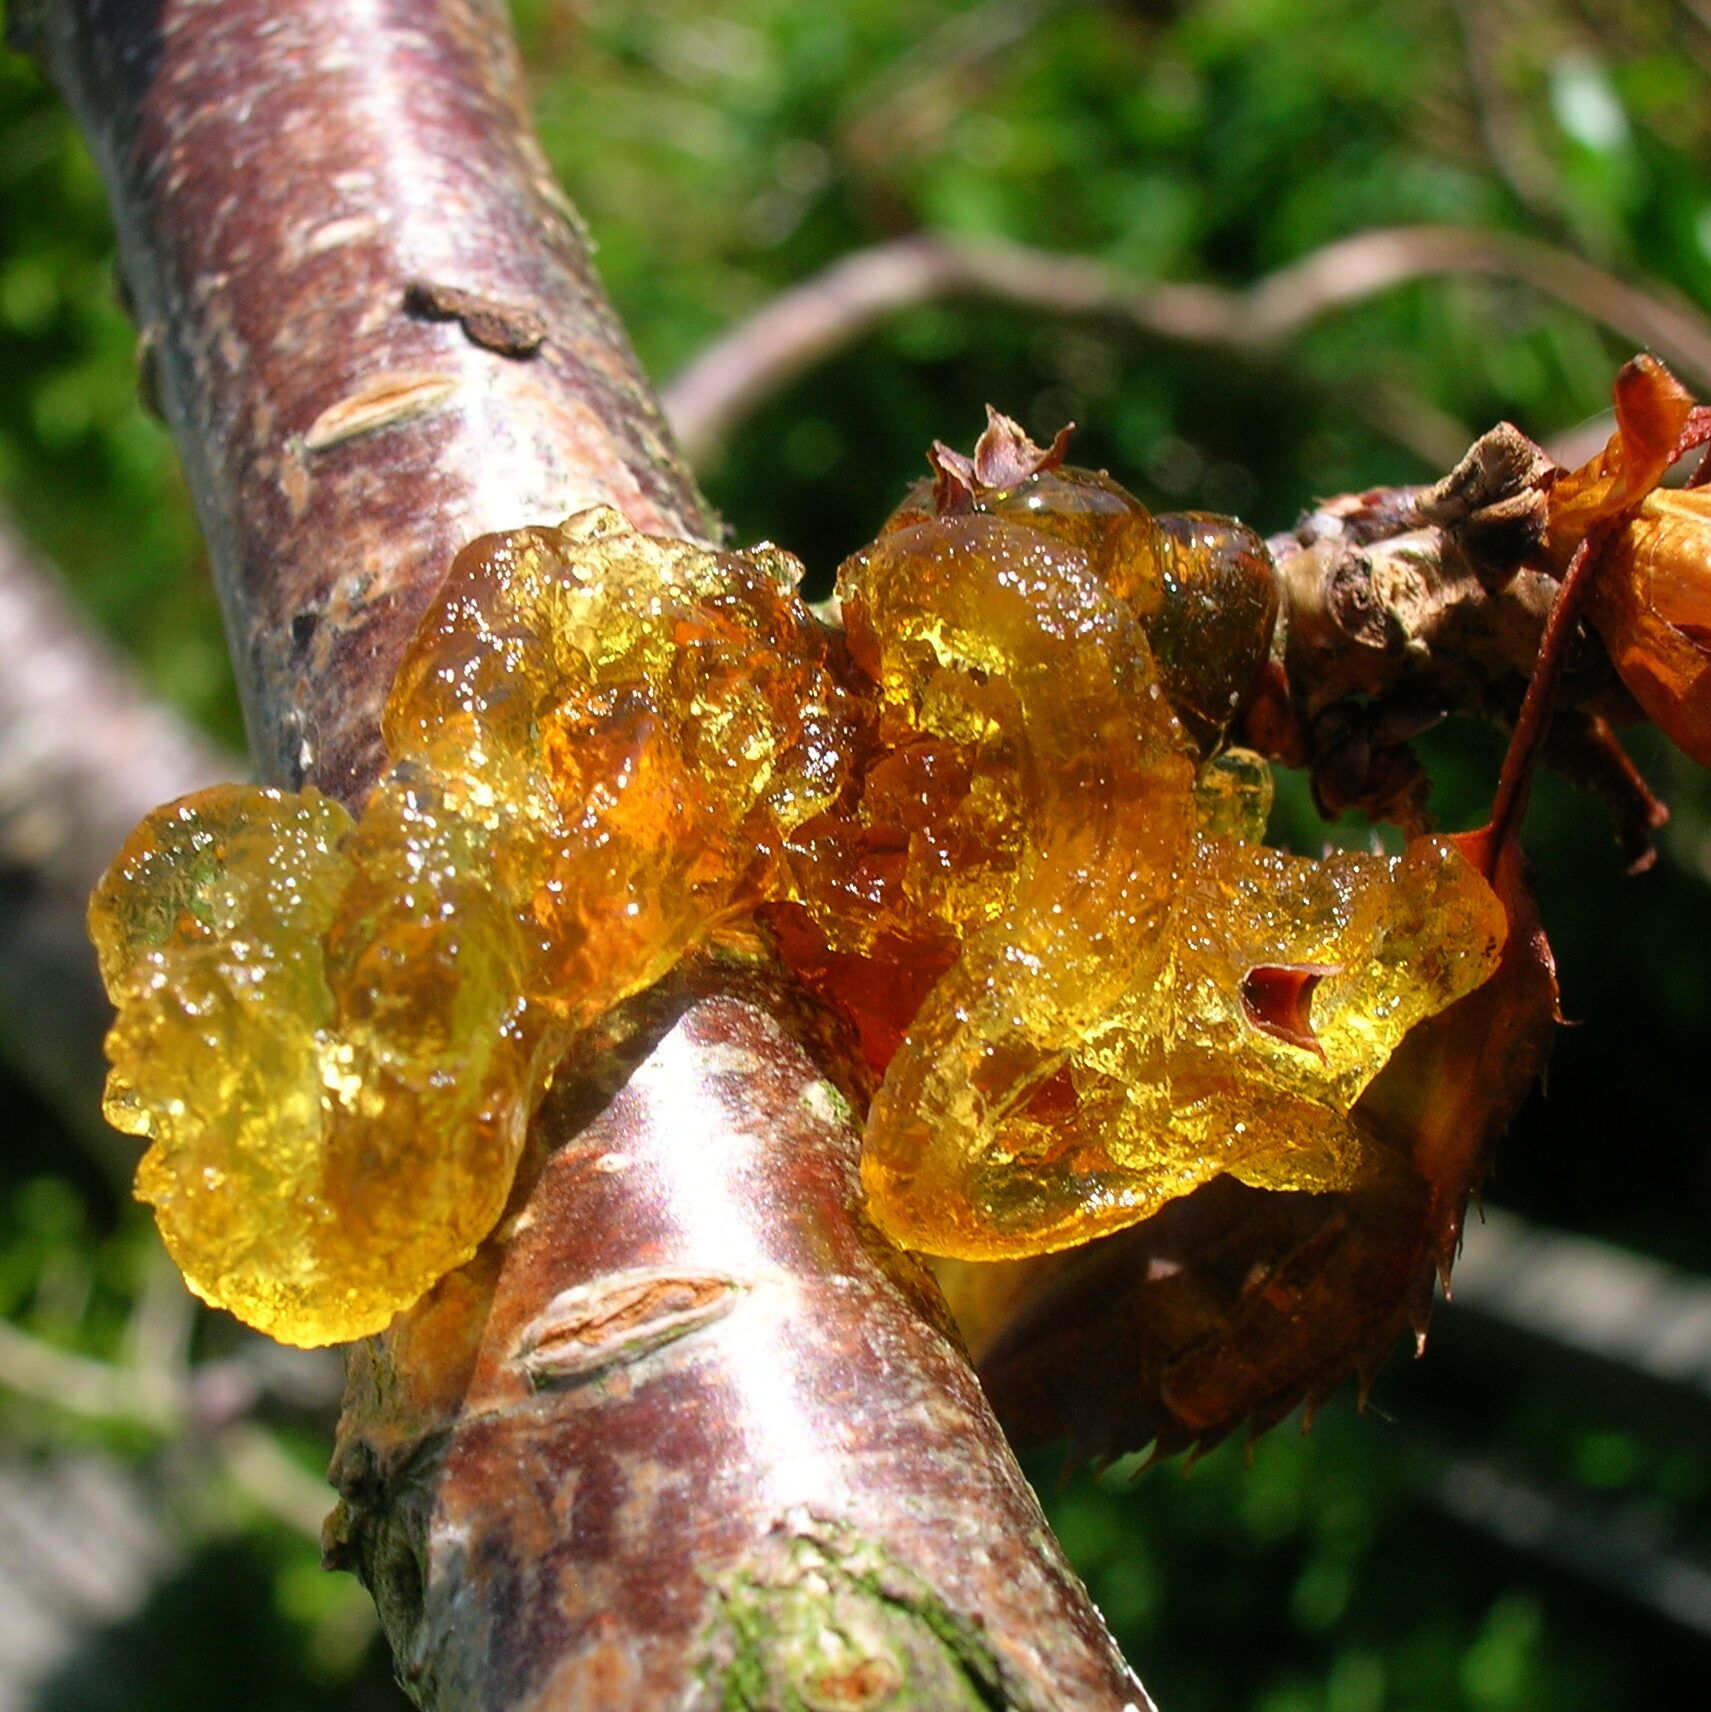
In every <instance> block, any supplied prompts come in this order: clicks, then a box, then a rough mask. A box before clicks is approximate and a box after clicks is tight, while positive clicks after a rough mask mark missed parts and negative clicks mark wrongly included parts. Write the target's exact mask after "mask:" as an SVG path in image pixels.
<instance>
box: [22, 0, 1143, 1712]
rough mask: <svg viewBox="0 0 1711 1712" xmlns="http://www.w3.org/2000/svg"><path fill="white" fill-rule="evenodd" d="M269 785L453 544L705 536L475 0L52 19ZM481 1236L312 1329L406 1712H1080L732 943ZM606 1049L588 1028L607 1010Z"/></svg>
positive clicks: (1016, 1547)
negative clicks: (436, 1273) (671, 1710)
mask: <svg viewBox="0 0 1711 1712" xmlns="http://www.w3.org/2000/svg"><path fill="white" fill-rule="evenodd" d="M29 21H30V23H31V24H32V27H33V31H34V33H35V36H36V38H37V41H38V44H39V47H40V51H41V52H42V55H43V58H44V61H45V63H46V64H47V66H48V68H49V70H50V73H51V74H52V75H53V76H54V78H55V79H56V80H57V82H58V83H59V85H60V87H61V88H62V90H63V91H64V92H65V94H66V96H67V98H68V100H69V101H70V103H71V105H72V106H73V108H74V109H75V111H76V112H77V114H78V116H79V118H80V120H81V121H82V123H83V126H84V128H85V130H86V132H87V134H88V135H89V137H90V139H91V141H92V143H93V145H94V147H95V150H96V153H97V155H98V157H99V159H100V161H101V164H102V167H103V170H104V172H105V173H106V175H107V179H108V183H109V186H110V189H111V193H112V197H113V202H114V206H115V210H116V214H117V220H118V225H119V231H120V245H121V253H122V263H123V271H124V276H125V279H126V281H127V284H128V289H129V292H130V296H131V299H132V302H133V304H134V306H135V311H136V314H137V318H138V323H139V327H140V330H141V334H142V339H143V345H144V353H145V361H146V365H147V370H148V373H149V375H150V376H151V377H152V388H153V391H154V393H155V396H156V398H157V399H158V401H159V403H160V406H161V408H162V409H163V411H164V413H165V415H166V417H167V419H168V421H169V422H170V424H171V425H172V427H173V429H174V431H175V433H176V434H177V436H178V439H179V443H180V445H181V447H182V449H183V454H184V458H185V462H186V465H187V467H188V469H189V472H190V478H191V483H192V487H193V489H194V491H195V494H196V498H197V503H198V507H199V510H200V513H201V516H202V519H203V525H204V528H205V530H206V532H207V535H208V539H209V545H210V550H211V554H212V557H213V560H214V564H215V567H216V574H217V576H218V578H219V580H220V585H221V593H222V598H223V601H224V605H225V610H226V614H227V623H228V628H229V633H230V636H231V640H232V647H233V655H234V659H235V661H236V665H237V671H238V677H239V681H240V684H241V685H242V688H243V692H244V698H245V705H246V708H247V712H248V718H249V724H250V731H251V737H252V742H253V744H254V747H255V750H256V754H257V757H258V763H259V766H260V770H261V772H262V775H263V777H264V778H266V779H269V780H272V781H273V782H277V783H283V784H297V783H300V782H303V781H309V782H313V783H315V784H317V785H319V786H320V787H321V788H322V789H324V790H327V791H329V792H331V793H333V794H335V795H337V796H340V797H342V798H344V799H346V800H347V801H356V800H359V799H360V798H361V796H362V795H363V794H364V792H365V791H366V790H367V788H368V786H369V785H370V784H371V783H372V781H373V778H374V776H375V772H376V770H377V767H378V765H379V763H380V759H381V750H380V744H379V738H378V731H377V713H378V708H379V704H380V701H381V698H382V697H383V695H384V693H385V690H386V688H387V685H388V683H389V682H390V679H391V676H392V672H393V668H394V666H395V664H396V661H397V659H398V656H399V653H400V650H401V649H402V646H403V644H404V642H405V640H406V639H407V637H408V635H409V632H410V630H411V627H412V625H413V622H414V619H415V616H416V614H417V613H418V612H419V611H420V610H421V607H422V605H423V603H424V601H425V599H426V597H427V595H428V593H429V591H430V590H431V588H432V587H433V585H434V584H435V583H436V582H437V580H438V579H439V577H440V576H441V575H442V574H443V572H444V570H445V568H446V566H447V565H448V564H449V562H450V560H451V557H452V554H453V552H454V551H455V550H456V549H457V548H458V547H459V546H461V545H462V544H463V543H464V542H465V541H466V540H468V539H469V538H471V537H472V536H474V535H477V534H479V533H482V532H484V531H487V530H492V529H499V528H510V527H516V526H519V525H523V524H528V523H544V522H552V521H556V520H558V519H559V518H561V517H563V516H564V515H566V514H568V513H571V512H575V511H577V510H580V509H582V508H583V507H585V506H587V505H590V504H593V503H596V502H600V501H605V502H608V503H612V504H615V505H617V506H618V507H619V508H620V509H621V510H622V511H624V512H625V514H626V515H627V516H628V517H629V519H630V521H631V522H632V523H634V524H636V525H637V526H638V527H641V528H643V529H650V530H657V531H663V532H666V533H673V534H683V535H697V536H706V535H707V534H709V533H710V532H711V530H712V527H713V526H712V522H711V520H710V518H709V516H708V514H707V512H706V510H705V508H704V506H703V505H702V503H701V501H700V500H699V498H698V497H697V495H696V494H695V492H694V490H693V487H692V486H691V484H690V483H689V481H688V479H687V477H686V476H685V474H684V473H683V470H682V468H681V466H680V464H679V463H678V462H677V460H676V458H675V456H674V454H673V453H672V451H671V450H670V448H669V446H668V445H667V444H666V442H665V440H664V437H663V431H662V430H661V427H660V424H659V417H658V414H657V411H656V409H655V406H654V405H653V403H652V400H651V397H650V395H649V393H648V391H647V388H646V385H645V383H644V382H643V380H642V379H641V377H640V375H639V374H638V372H637V370H636V367H635V364H634V361H633V358H632V357H631V355H630V352H629V350H628V347H627V345H626V343H625V341H624V338H623V335H622V332H621V330H620V329H619V328H618V327H617V325H616V323H615V321H614V319H613V317H612V315H611V312H610V310H609V309H608V308H607V306H606V305H605V303H604V301H603V299H602V297H601V295H600V292H599V288H598V286H597V285H596V284H595V282H594V279H593V276H592V274H591V272H590V270H589V267H588V262H587V254H586V248H585V246H584V245H583V243H582V241H581V239H580V237H579V235H578V233H577V231H576V228H575V225H574V221H573V219H571V218H569V217H568V216H569V210H568V208H567V207H566V206H565V205H564V203H563V201H562V199H561V197H560V196H559V193H558V192H557V191H556V189H555V188H554V186H553V185H552V183H551V180H550V178H549V176H548V173H547V170H546V167H545V164H544V162H543V160H542V158H541V156H540V152H539V149H538V147H537V146H536V144H535V142H534V140H533V136H532V133H531V131H530V129H529V125H528V121H527V118H526V115H525V113H524V110H523V107H522V101H521V85H520V79H519V75H518V69H517V65H516V62H515V56H514V51H513V48H512V46H511V41H510V36H509V30H508V25H507V22H506V19H505V15H504V10H503V7H502V6H501V5H499V4H497V3H496V0H438V3H434V0H381V3H378V4H375V5H370V6H356V5H352V4H350V3H349V0H301V3H299V4H295V5H292V6H288V7H287V6H281V5H279V4H278V3H277V0H223V3H222V4H219V5H217V6H216V5H207V4H195V3H193V0H151V3H148V4H143V3H125V0H53V3H51V4H48V5H46V6H45V7H42V8H40V9H39V10H38V11H37V12H36V13H35V14H33V15H32V17H31V19H30V20H29ZM620 1021H621V1023H622V1025H623V1028H622V1029H621V1030H616V1025H615V1030H616V1032H615V1034H614V1039H613V1041H612V1042H611V1043H610V1045H609V1048H608V1050H606V1051H605V1052H604V1053H601V1054H596V1055H594V1056H593V1057H592V1058H589V1059H587V1060H585V1061H584V1062H583V1064H582V1066H581V1067H580V1068H579V1069H578V1071H577V1072H576V1073H575V1074H567V1076H566V1077H565V1079H564V1083H563V1086H562V1087H561V1089H560V1091H559V1092H558V1093H557V1094H555V1095H554V1097H553V1099H552V1101H551V1102H550V1104H549V1107H548V1109H547V1110H546V1111H545V1112H544V1113H543V1114H542V1118H541V1120H540V1122H539V1123H538V1124H537V1126H536V1133H535V1137H534V1142H533V1153H532V1158H531V1164H530V1167H529V1169H528V1171H526V1173H525V1179H524V1181H523V1183H522V1185H521V1186H520V1188H519V1191H518V1194H517V1196H516V1197H515V1198H514V1202H513V1208H512V1214H511V1217H510V1218H509V1219H508V1220H507V1222H506V1224H505V1225H503V1226H502V1227H501V1231H500V1232H499V1233H498V1234H497V1235H496V1236H495V1238H494V1239H493V1240H492V1241H491V1242H490V1243H489V1244H488V1246H487V1248H486V1249H485V1250H484V1251H483V1253H482V1254H481V1255H480V1256H479V1257H478V1258H477V1260H476V1261H475V1262H474V1263H473V1264H472V1265H471V1266H470V1267H468V1268H466V1269H465V1271H464V1272H462V1273H460V1274H457V1275H455V1276H454V1277H453V1278H451V1279H449V1280H447V1281H445V1283H443V1284H442V1285H441V1286H440V1287H439V1288H438V1289H437V1290H436V1291H435V1292H434V1293H433V1294H432V1295H431V1296H430V1297H429V1299H428V1300H427V1301H426V1302H424V1303H423V1304H421V1305H420V1306H419V1307H418V1308H417V1309H415V1310H414V1311H412V1312H411V1313H410V1314H408V1315H406V1316H404V1317H403V1318H402V1319H401V1320H400V1322H399V1323H398V1324H397V1325H396V1326H395V1327H394V1328H393V1330H392V1331H391V1332H390V1333H389V1334H388V1335H387V1336H385V1337H384V1338H381V1339H378V1340H375V1341H374V1342H372V1343H371V1344H369V1345H366V1346H363V1347H362V1348H360V1349H358V1350H357V1351H355V1352H354V1353H353V1357H352V1364H351V1375H352V1383H351V1389H350V1394H349V1406H348V1408H347V1413H346V1417H345V1421H344V1424H343V1428H342V1431H341V1437H340V1445H339V1450H338V1454H337V1457H336V1460H335V1474H336V1477H337V1479H338V1482H339V1484H340V1487H341V1490H342V1492H343V1494H344V1503H343V1505H342V1506H341V1508H340V1511H339V1514H338V1517H337V1518H336V1521H335V1524H334V1527H333V1529H332V1532H331V1534H330V1546H331V1550H332V1552H333V1554H334V1555H335V1556H336V1557H337V1558H338V1559H339V1560H340V1561H344V1562H348V1563H350V1564H351V1565H352V1566H353V1567H355V1568H357V1569H358V1570H359V1571H360V1572H361V1573H362V1574H363V1575H364V1576H365V1578H366V1579H367V1580H368V1581H369V1584H370V1585H371V1587H373V1589H374V1591H375V1593H376V1597H377V1599H378V1601H379V1604H380V1607H381V1610H382V1614H383V1617H384V1619H385V1622H386V1625H387V1629H388V1632H389V1634H390V1636H391V1638H392V1641H393V1644H394V1647H395V1649H396V1651H397V1656H398V1659H399V1664H400V1668H401V1672H402V1674H403V1675H404V1676H405V1678H406V1680H407V1681H408V1682H409V1683H410V1684H411V1686H412V1688H413V1690H414V1691H415V1692H416V1693H417V1694H418V1696H419V1697H420V1698H421V1699H422V1701H423V1703H424V1704H425V1705H429V1706H442V1707H454V1706H455V1707H458V1708H465V1707H495V1708H497V1707H508V1708H509V1707H541V1708H548V1707H551V1708H569V1707H573V1706H575V1707H584V1706H612V1707H647V1706H664V1705H668V1704H669V1705H674V1706H675V1705H678V1704H680V1703H689V1704H707V1705H731V1704H742V1705H752V1706H756V1707H760V1706H770V1705H773V1704H779V1703H783V1702H784V1701H785V1700H786V1699H787V1698H788V1697H789V1696H795V1697H796V1699H794V1700H791V1701H790V1703H791V1704H795V1703H797V1702H798V1701H805V1702H806V1703H808V1704H813V1705H816V1706H825V1707H851V1708H854V1707H862V1706H877V1705H881V1704H885V1705H895V1706H904V1705H914V1706H947V1707H951V1706H957V1705H968V1706H971V1707H973V1706H990V1705H1006V1706H1009V1705H1013V1706H1018V1707H1037V1708H1042V1709H1044V1708H1056V1707H1072V1706H1073V1707H1088V1708H1100V1707H1110V1708H1116V1707H1119V1706H1123V1705H1126V1704H1129V1705H1137V1706H1138V1705H1141V1704H1144V1703H1145V1696H1144V1695H1143V1693H1142V1691H1141V1690H1140V1688H1139V1686H1138V1684H1136V1683H1135V1681H1134V1679H1133V1677H1132V1676H1131V1675H1130V1674H1129V1673H1128V1671H1127V1669H1126V1667H1125V1666H1124V1665H1123V1663H1122V1661H1121V1659H1120V1658H1119V1657H1118V1656H1117V1655H1116V1653H1115V1650H1114V1648H1113V1647H1112V1645H1111V1642H1110V1640H1109V1638H1108V1637H1107V1636H1106V1635H1105V1633H1104V1630H1103V1628H1102V1626H1101V1625H1100V1623H1099V1620H1098V1617H1097V1614H1096V1613H1095V1612H1094V1611H1093V1610H1092V1608H1091V1606H1090V1605H1089V1604H1088V1603H1087V1600H1086V1595H1085V1593H1084V1592H1083V1590H1082V1589H1081V1588H1080V1586H1079V1585H1078V1584H1077V1583H1076V1581H1075V1579H1074V1577H1073V1575H1072V1574H1071V1573H1070V1572H1069V1570H1068V1568H1067V1567H1066V1566H1065V1564H1064V1563H1063V1561H1062V1558H1061V1556H1060V1554H1059V1553H1058V1550H1057V1548H1056V1546H1055V1544H1054V1543H1053V1542H1052V1540H1051V1538H1050V1536H1049V1534H1048V1532H1047V1531H1046V1528H1045V1524H1044V1521H1043V1519H1042V1517H1041V1515H1040V1512H1039V1510H1038V1507H1037V1505H1036V1504H1035V1502H1034V1499H1033V1497H1032V1495H1031V1493H1029V1491H1028V1490H1027V1488H1026V1486H1025V1484H1024V1483H1023V1482H1022V1480H1021V1477H1020V1475H1019V1473H1018V1472H1017V1470H1016V1467H1015V1464H1014V1462H1013V1461H1012V1459H1011V1457H1010V1453H1009V1451H1008V1449H1007V1448H1006V1447H1005V1445H1004V1443H1003V1441H1002V1438H1001V1437H1000V1435H999V1433H998V1429H997V1427H996V1425H995V1423H994V1421H993V1419H992V1416H991V1414H990V1412H989V1410H988V1409H987V1407H986V1405H985V1402H984V1400H983V1398H982V1397H981V1394H980V1392H979V1390H978V1388H977V1386H976V1385H975V1383H974V1380H973V1378H972V1376H971V1374H970V1372H969V1370H968V1367H967V1365H966V1362H965V1361H964V1359H963V1357H962V1355H961V1353H960V1351H959V1349H958V1347H957V1344H956V1341H955V1338H954V1335H953V1334H951V1333H950V1332H949V1331H948V1330H947V1327H946V1322H945V1320H944V1318H943V1313H942V1309H941V1307H940V1306H939V1304H938V1300H937V1297H936V1294H935V1292H934V1291H933V1289H932V1287H931V1286H930V1285H929V1284H928V1283H927V1282H926V1280H925V1278H924V1276H923V1275H922V1274H921V1273H920V1271H919V1270H918V1268H916V1267H915V1265H914V1264H913V1263H912V1262H910V1261H908V1260H906V1259H904V1258H903V1257H901V1256H900V1255H898V1254H897V1253H896V1252H894V1251H893V1250H891V1249H890V1248H889V1247H888V1246H887V1245H886V1244H885V1243H884V1242H883V1241H882V1240H881V1239H879V1238H878V1237H877V1235H876V1234H875V1233H874V1232H873V1231H872V1230H871V1228H870V1227H869V1226H868V1225H867V1224H866V1222H865V1220H864V1219H863V1218H862V1216H861V1213H860V1208H859V1203H858V1196H857V1191H856V1184H855V1176H854V1162H855V1156H856V1146H857V1142H856V1136H855V1132H854V1130H853V1128H852V1127H851V1125H850V1123H849V1121H848V1119H847V1117H846V1115H845V1112H846V1108H845V1107H844V1106H843V1104H842V1101H841V1099H840V1098H839V1097H838V1095H837V1094H836V1093H835V1092H834V1084H835V1082H836V1080H837V1078H838V1074H839V1071H838V1064H837V1057H836V1053H835V1052H830V1053H828V1052H825V1051H824V1050H822V1048H821V1046H820V1044H819V1030H818V1028H817V1026H816V1025H815V1024H814V1023H813V1020H812V1019H811V1018H809V1017H806V1016H804V1015H802V1014H800V1013H799V1012H798V1011H797V1009H796V1008H795V1006H794V1005H793V1004H792V1003H791V1002H790V1001H789V1000H788V999H786V998H785V997H784V996H783V995H781V994H780V993H779V991H778V990H777V989H776V988H775V987H774V986H773V985H772V984H771V982H770V980H769V979H768V977H767V976H766V974H765V972H764V971H753V970H746V971H745V970H733V969H730V968H726V967H715V966H704V967H701V968H699V969H696V970H691V971H685V972H684V973H683V975H682V976H681V977H680V978H679V979H678V980H677V981H676V982H674V983H672V984H670V986H669V988H668V990H666V991H662V992H661V993H658V994H656V995H653V996H652V997H651V998H649V999H647V1000H645V1001H643V1002H641V1003H638V1004H637V1005H636V1006H634V1007H632V1010H631V1012H630V1013H627V1014H626V1017H625V1018H623V1019H620ZM626 1030H627V1032H624V1031H626Z"/></svg>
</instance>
